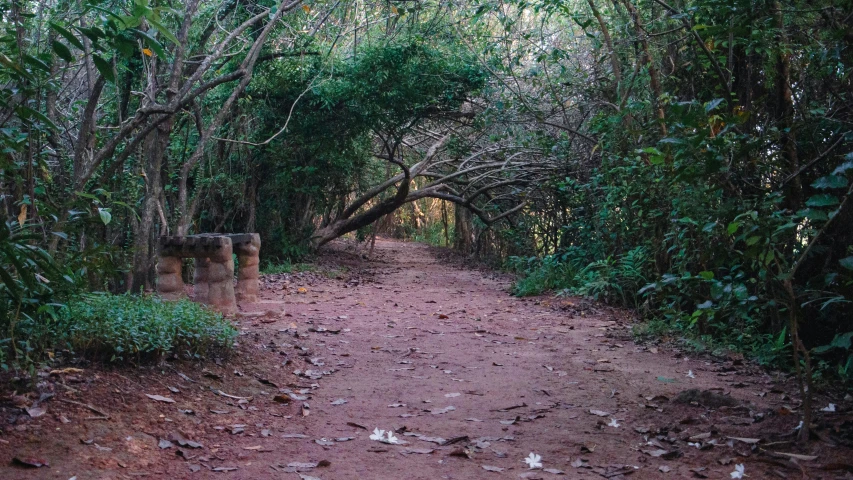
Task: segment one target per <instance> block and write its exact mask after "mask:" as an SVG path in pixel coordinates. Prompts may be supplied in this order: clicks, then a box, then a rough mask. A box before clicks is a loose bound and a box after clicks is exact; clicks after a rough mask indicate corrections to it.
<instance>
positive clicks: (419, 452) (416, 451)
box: [400, 448, 435, 455]
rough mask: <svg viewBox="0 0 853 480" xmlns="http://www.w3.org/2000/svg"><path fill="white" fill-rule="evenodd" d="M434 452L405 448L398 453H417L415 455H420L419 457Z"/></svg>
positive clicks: (429, 449)
mask: <svg viewBox="0 0 853 480" xmlns="http://www.w3.org/2000/svg"><path fill="white" fill-rule="evenodd" d="M434 451H435V450H434V449H432V448H407V449H405V450H403V451H402V452H400V453H402V454H404V455H407V454H410V453H417V454H421V455H429V454H430V453H432V452H434Z"/></svg>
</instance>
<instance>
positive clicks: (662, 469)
mask: <svg viewBox="0 0 853 480" xmlns="http://www.w3.org/2000/svg"><path fill="white" fill-rule="evenodd" d="M658 470H660V471H661V472H663V473H669V472H670V470H672V469H671V468H669V467H668V466H666V465H661V466H659V467H658Z"/></svg>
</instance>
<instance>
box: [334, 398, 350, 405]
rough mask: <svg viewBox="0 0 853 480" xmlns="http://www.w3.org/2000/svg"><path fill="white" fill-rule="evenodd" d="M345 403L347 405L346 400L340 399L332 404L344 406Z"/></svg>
mask: <svg viewBox="0 0 853 480" xmlns="http://www.w3.org/2000/svg"><path fill="white" fill-rule="evenodd" d="M345 403H347V401H346V399H343V398H339V399H337V400H335V401H334V402H332V405H343V404H345Z"/></svg>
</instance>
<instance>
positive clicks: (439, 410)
mask: <svg viewBox="0 0 853 480" xmlns="http://www.w3.org/2000/svg"><path fill="white" fill-rule="evenodd" d="M453 410H456V407H454V406H453V405H449V406H447V407H444V408H433V409H432V410H430V411H429V413H431V414H433V415H442V414H444V413H447V412H452V411H453Z"/></svg>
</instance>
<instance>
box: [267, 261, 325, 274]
mask: <svg viewBox="0 0 853 480" xmlns="http://www.w3.org/2000/svg"><path fill="white" fill-rule="evenodd" d="M314 270H316V267H314V265H311V264H310V263H291V262H285V263H281V264H272V263H268V264H266V265H264V267H263V268H261V274H262V275H275V274H277V273H299V272H313V271H314Z"/></svg>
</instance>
